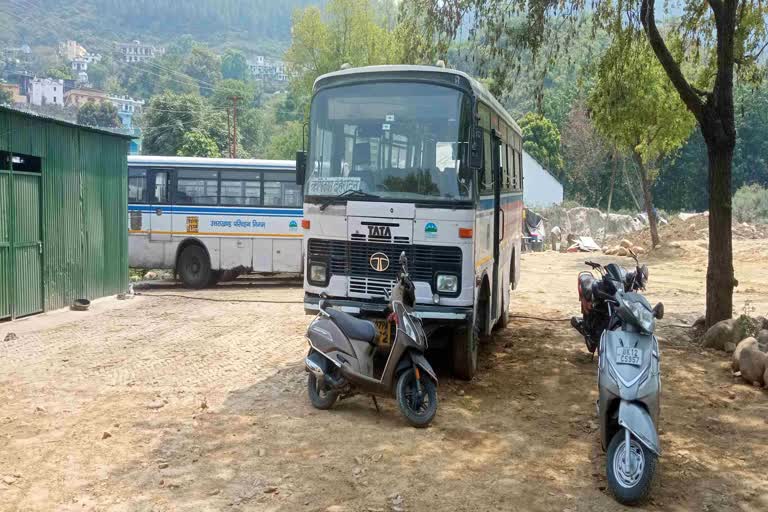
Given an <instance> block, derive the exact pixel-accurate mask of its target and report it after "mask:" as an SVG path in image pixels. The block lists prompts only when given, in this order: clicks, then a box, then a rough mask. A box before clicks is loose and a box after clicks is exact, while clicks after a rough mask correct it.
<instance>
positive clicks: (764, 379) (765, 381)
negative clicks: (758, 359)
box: [763, 364, 768, 388]
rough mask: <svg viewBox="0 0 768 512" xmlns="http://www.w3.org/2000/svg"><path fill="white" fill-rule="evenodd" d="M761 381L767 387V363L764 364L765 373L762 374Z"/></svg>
mask: <svg viewBox="0 0 768 512" xmlns="http://www.w3.org/2000/svg"><path fill="white" fill-rule="evenodd" d="M763 382H764V383H765V387H766V388H768V364H766V365H765V373H764V374H763Z"/></svg>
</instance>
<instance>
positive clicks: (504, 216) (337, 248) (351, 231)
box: [297, 66, 523, 379]
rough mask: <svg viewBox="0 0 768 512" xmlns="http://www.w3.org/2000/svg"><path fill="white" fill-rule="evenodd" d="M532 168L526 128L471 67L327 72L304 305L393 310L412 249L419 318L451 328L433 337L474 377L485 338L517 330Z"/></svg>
mask: <svg viewBox="0 0 768 512" xmlns="http://www.w3.org/2000/svg"><path fill="white" fill-rule="evenodd" d="M522 176H523V172H522V136H521V132H520V128H519V127H518V125H517V124H516V123H515V121H514V120H513V119H512V116H510V115H509V113H508V112H507V111H506V110H505V109H504V107H502V105H501V104H500V103H499V102H498V101H497V100H496V99H495V98H494V97H493V96H492V95H491V94H490V93H489V92H488V91H487V90H486V88H485V87H484V86H483V85H482V84H480V83H479V82H478V81H477V80H475V79H473V78H471V77H470V76H468V75H467V74H465V73H462V72H460V71H454V70H450V69H445V68H441V67H428V66H373V67H364V68H350V69H345V70H341V71H338V72H334V73H330V74H326V75H323V76H321V77H320V78H318V79H317V80H316V81H315V83H314V90H313V96H312V104H311V110H310V120H309V147H308V151H307V152H304V151H300V152H299V153H298V155H297V177H298V182H299V183H303V184H304V218H303V223H302V228H303V233H304V244H305V248H304V252H305V269H304V270H305V275H304V291H305V294H304V307H305V311H306V312H307V313H314V312H316V311H317V310H318V303H319V300H320V298H321V295H322V296H327V297H328V298H329V303H331V304H333V305H334V306H335V307H338V308H341V309H342V310H343V311H346V312H349V313H352V314H356V315H360V316H364V317H368V318H373V319H377V318H379V319H380V318H382V316H383V315H384V314H385V309H386V295H387V292H388V290H390V289H391V288H392V286H393V285H394V283H395V280H396V275H397V272H398V268H399V267H398V264H397V262H398V257H399V255H400V254H401V253H402V252H403V251H404V252H405V253H406V255H407V257H408V262H409V266H410V273H411V276H412V278H413V281H414V282H415V286H416V308H415V310H416V315H417V316H419V317H420V318H421V319H422V321H423V322H424V325H425V329H426V330H427V331H428V332H430V333H433V334H435V333H437V332H438V331H441V332H442V333H446V332H447V333H449V334H450V336H449V337H446V336H442V335H441V336H433V337H432V338H433V340H432V341H431V344H432V342H439V341H441V340H446V339H447V340H449V343H450V345H451V352H452V358H453V369H454V373H456V374H457V375H458V376H459V377H462V378H465V379H469V378H471V377H472V376H473V375H474V374H475V371H476V369H477V353H478V337H479V336H480V335H489V334H490V333H491V330H492V329H493V328H494V327H495V326H506V324H507V322H508V317H509V305H510V291H511V289H513V288H514V287H515V286H516V284H517V282H518V278H519V275H520V242H521V226H522V198H523V181H522ZM380 325H381V328H382V330H385V329H387V326H386V322H380ZM384 334H385V333H384V331H382V336H381V339H382V340H385V339H386V336H384ZM384 343H385V341H384Z"/></svg>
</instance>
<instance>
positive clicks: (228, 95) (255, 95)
mask: <svg viewBox="0 0 768 512" xmlns="http://www.w3.org/2000/svg"><path fill="white" fill-rule="evenodd" d="M235 96H236V97H237V98H238V100H237V102H238V103H237V105H238V111H239V110H240V109H241V108H242V109H247V108H251V107H257V106H259V104H260V102H261V89H260V88H259V86H258V85H257V84H256V82H243V81H241V80H234V79H228V80H222V81H220V82H218V83H217V84H216V87H214V88H213V93H212V94H211V97H210V103H211V105H213V106H214V107H217V108H223V109H226V108H229V107H232V98H233V97H235Z"/></svg>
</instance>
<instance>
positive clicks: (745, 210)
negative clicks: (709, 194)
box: [733, 184, 768, 224]
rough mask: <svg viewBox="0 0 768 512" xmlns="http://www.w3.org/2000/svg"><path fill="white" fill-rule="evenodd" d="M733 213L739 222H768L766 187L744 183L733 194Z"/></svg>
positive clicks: (767, 194) (767, 191)
mask: <svg viewBox="0 0 768 512" xmlns="http://www.w3.org/2000/svg"><path fill="white" fill-rule="evenodd" d="M733 215H734V217H735V218H736V220H737V221H739V222H752V223H760V224H768V188H763V187H761V186H760V185H757V184H755V185H746V186H743V187H741V188H740V189H739V190H737V191H736V194H735V195H734V196H733Z"/></svg>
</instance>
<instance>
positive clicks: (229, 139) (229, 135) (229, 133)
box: [227, 109, 232, 158]
mask: <svg viewBox="0 0 768 512" xmlns="http://www.w3.org/2000/svg"><path fill="white" fill-rule="evenodd" d="M230 115H231V112H230V110H229V109H227V148H228V149H229V158H232V127H231V126H230V125H229V116H230Z"/></svg>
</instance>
